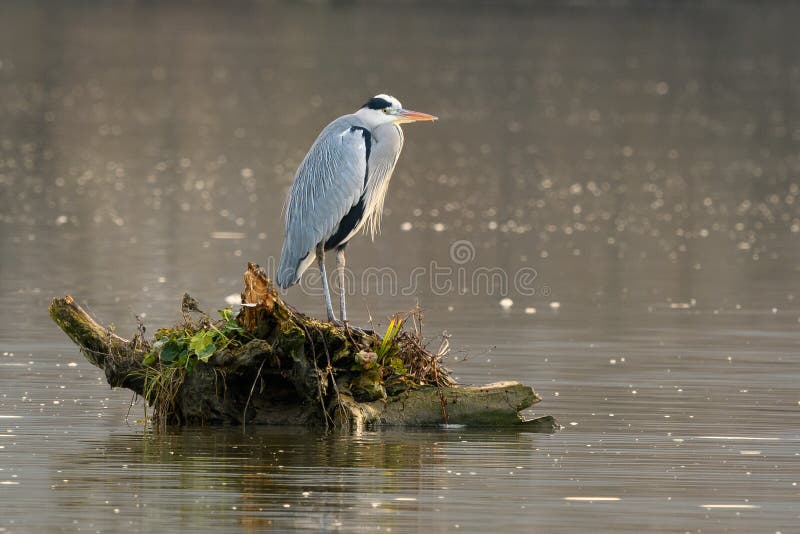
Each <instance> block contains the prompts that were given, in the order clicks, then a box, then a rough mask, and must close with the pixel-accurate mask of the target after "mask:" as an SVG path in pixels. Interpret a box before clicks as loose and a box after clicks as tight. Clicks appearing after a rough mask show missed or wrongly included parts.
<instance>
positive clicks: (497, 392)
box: [50, 263, 558, 432]
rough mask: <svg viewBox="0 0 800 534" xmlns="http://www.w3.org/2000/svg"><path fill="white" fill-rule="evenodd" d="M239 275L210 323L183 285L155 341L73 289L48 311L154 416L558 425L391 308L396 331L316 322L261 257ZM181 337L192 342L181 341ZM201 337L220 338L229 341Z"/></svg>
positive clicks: (527, 394)
mask: <svg viewBox="0 0 800 534" xmlns="http://www.w3.org/2000/svg"><path fill="white" fill-rule="evenodd" d="M244 281H245V284H244V291H243V293H242V308H241V310H240V311H239V313H238V315H236V316H235V317H227V318H226V317H225V316H223V319H224V320H225V321H227V322H225V323H224V324H222V323H217V324H215V323H214V322H213V321H211V319H210V318H209V317H208V316H207V315H205V314H203V313H202V312H199V310H197V307H196V302H195V301H194V299H191V298H190V297H188V295H186V296H184V303H183V306H182V311H183V313H184V322H183V323H181V324H180V325H177V326H176V327H174V328H172V329H161V330H159V331H158V332H157V333H156V336H155V339H154V340H152V341H148V340H147V339H145V336H144V328H143V327H140V332H139V334H137V335H136V336H134V337H133V339H130V340H128V339H124V338H122V337H120V336H119V335H117V334H116V333H115V332H114V331H113V330H112V329H109V328H108V327H105V326H102V325H100V324H99V323H98V322H97V321H95V320H94V319H93V318H92V317H91V316H90V315H89V314H88V313H87V312H86V311H85V310H84V309H83V308H81V307H80V306H79V305H78V304H77V303H76V302H75V300H74V299H73V298H72V297H70V296H66V297H63V298H56V299H54V300H53V302H52V304H51V305H50V316H51V318H52V319H53V321H55V323H56V324H57V325H58V326H59V327H60V328H61V329H62V330H63V331H64V332H65V333H66V334H67V335H68V336H69V337H70V338H71V339H72V340H73V341H74V342H75V343H76V344H77V345H78V346H79V348H80V350H81V352H82V353H83V354H84V356H85V357H86V359H87V360H88V361H89V362H90V363H92V364H93V365H95V366H97V367H99V368H100V369H102V370H103V371H105V375H106V379H107V380H108V383H109V384H110V385H111V386H112V387H123V388H127V389H130V390H132V391H134V392H135V393H136V394H138V395H140V396H141V397H143V398H144V399H145V400H146V401H147V403H148V405H149V406H150V408H151V409H152V415H153V419H154V420H155V421H157V422H159V423H160V424H208V423H211V424H214V423H216V424H220V423H232V424H272V425H298V424H308V425H320V426H321V425H324V426H325V427H326V428H327V427H329V426H347V425H350V426H353V427H358V428H362V427H365V426H371V425H376V424H378V425H380V424H383V425H415V426H424V425H438V424H443V423H446V424H461V425H476V426H509V425H516V426H520V427H521V428H525V429H526V430H531V431H543V432H552V431H554V430H555V429H557V428H558V423H557V422H556V421H555V419H553V418H552V417H549V416H546V417H540V418H537V419H533V420H529V421H525V420H524V419H523V417H522V416H521V415H520V411H521V410H524V409H525V408H528V407H530V406H531V405H533V404H535V403H537V402H539V401H540V400H541V399H540V397H539V396H538V395H537V394H536V392H534V390H533V388H531V387H530V386H526V385H523V384H520V383H518V382H499V383H495V384H489V385H485V386H461V385H456V384H455V383H454V381H453V380H452V379H451V378H450V375H449V372H448V371H447V369H445V368H444V367H443V366H442V365H441V362H440V360H441V356H442V354H433V353H431V352H430V351H428V350H427V349H426V348H425V347H424V345H423V343H422V340H421V338H420V337H419V336H415V335H413V334H411V333H408V332H406V331H400V327H401V326H402V320H400V319H398V318H396V321H395V326H396V327H397V330H395V331H394V332H389V331H387V334H386V335H384V336H381V335H378V334H375V333H373V332H370V331H362V330H360V329H355V328H349V327H340V326H336V325H333V324H330V323H323V322H320V321H317V320H315V319H312V318H309V317H307V316H305V315H303V314H301V313H299V312H297V311H296V310H294V309H292V308H291V307H290V306H288V305H287V304H286V303H284V302H283V301H282V299H281V298H280V297H279V296H278V294H277V292H276V290H275V288H274V286H273V284H272V282H271V281H270V280H269V279H268V278H267V276H266V274H265V273H264V271H263V270H262V269H261V268H259V267H258V266H257V265H255V264H252V263H251V264H248V269H247V272H246V273H245V276H244ZM391 326H392V325H391V324H390V330H391ZM225 329H227V330H225ZM179 336H185V339H187V340H188V339H189V337H190V336H191V341H186V342H185V343H184V344H183V345H181V344H180V343H182V342H183V341H181V340H182V339H184V338H180V337H179ZM204 336H207V339H205V338H204ZM214 336H218V337H216V338H215V337H214ZM197 339H200V340H201V341H203V340H204V339H205V340H206V341H208V342H209V343H210V342H211V341H213V340H217V344H220V342H219V339H223V340H224V343H222V344H223V345H224V346H221V347H215V346H214V345H213V344H211V347H212V348H209V347H208V345H204V346H201V343H200V342H197V341H196V340H197ZM176 340H177V341H176ZM170 343H173V347H178V348H176V349H174V350H173V349H170V348H169V347H168V345H169V344H170ZM181 347H183V349H182V350H183V352H182V353H180V355H177V353H178V352H179V349H180V348H181ZM168 349H169V350H168ZM212 350H213V352H211V351H212ZM192 351H194V352H192ZM168 352H169V355H168V354H167V353H168ZM173 357H174V358H175V359H172V358H173Z"/></svg>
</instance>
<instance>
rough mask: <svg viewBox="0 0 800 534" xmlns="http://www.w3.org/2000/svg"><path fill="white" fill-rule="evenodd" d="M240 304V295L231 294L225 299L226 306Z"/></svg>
mask: <svg viewBox="0 0 800 534" xmlns="http://www.w3.org/2000/svg"><path fill="white" fill-rule="evenodd" d="M241 303H242V295H241V294H240V293H231V294H230V295H228V296H227V297H225V304H227V305H228V306H236V305H237V304H241Z"/></svg>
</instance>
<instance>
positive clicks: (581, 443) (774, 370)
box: [0, 1, 800, 532]
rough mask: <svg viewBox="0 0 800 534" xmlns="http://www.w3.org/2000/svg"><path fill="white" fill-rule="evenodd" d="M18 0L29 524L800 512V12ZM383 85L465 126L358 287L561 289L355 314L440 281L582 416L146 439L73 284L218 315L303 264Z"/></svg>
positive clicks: (106, 314)
mask: <svg viewBox="0 0 800 534" xmlns="http://www.w3.org/2000/svg"><path fill="white" fill-rule="evenodd" d="M387 9H389V10H390V11H391V14H392V16H391V17H388V18H387V16H386V13H387ZM2 15H3V16H0V529H6V530H9V531H12V532H14V531H42V530H58V529H67V530H72V529H75V530H77V529H82V530H106V531H108V530H122V529H123V528H127V529H133V530H149V529H153V528H154V529H160V530H169V529H174V528H175V526H176V525H180V526H186V527H189V528H193V529H197V530H204V529H208V530H212V529H213V530H220V529H230V528H235V527H237V526H238V527H240V528H241V529H243V530H252V531H257V530H263V529H266V528H270V527H271V528H272V529H273V530H276V531H286V530H291V529H301V528H306V529H308V530H321V529H327V528H330V529H336V528H338V529H341V530H349V531H358V530H380V529H388V528H391V529H392V530H393V531H394V532H398V531H414V530H431V531H453V530H455V529H456V525H458V528H461V529H467V530H470V531H477V532H485V531H491V530H494V531H498V532H510V531H530V530H531V528H532V526H533V527H540V528H541V530H543V531H547V532H552V531H569V530H584V531H587V530H596V529H600V530H613V531H633V532H640V531H644V530H667V531H686V530H690V531H694V530H705V531H709V530H711V531H715V530H734V529H736V530H741V531H770V532H774V531H782V532H790V531H793V530H796V524H797V521H798V516H797V511H796V508H797V507H796V497H797V486H796V484H797V483H798V480H797V479H798V474H799V473H800V471H798V467H797V465H796V464H797V462H796V455H797V452H796V450H797V444H798V439H800V437H798V434H797V426H798V425H797V422H798V417H797V415H798V401H799V400H800V399H798V396H797V387H796V384H797V380H798V378H799V377H798V368H797V329H798V317H800V306H799V305H798V299H797V287H796V286H797V279H798V268H797V265H798V262H799V260H800V255H799V254H798V250H800V248H799V247H798V239H800V211H799V210H800V201H798V197H799V196H800V181H798V173H800V158H798V154H800V114H799V113H798V102H799V101H798V98H797V97H798V94H799V93H798V91H800V70H798V66H797V63H798V61H797V46H796V40H797V39H796V28H795V26H796V24H795V20H797V18H798V8H797V7H796V6H793V5H789V4H785V5H782V4H770V5H764V6H762V5H758V6H756V5H752V6H749V5H738V6H731V7H722V6H715V5H708V6H704V5H696V4H693V5H691V6H688V5H687V6H680V7H679V8H669V7H667V6H666V5H661V6H656V7H648V8H641V7H640V8H630V9H629V8H624V7H615V8H606V7H559V6H556V5H554V4H552V3H550V4H548V5H541V4H540V3H536V5H533V6H526V5H524V4H516V3H515V4H513V5H508V6H505V5H496V4H494V3H492V5H485V4H482V3H466V2H462V3H459V7H458V9H454V8H453V6H452V5H450V4H446V5H442V6H438V5H429V4H427V3H426V4H415V3H406V2H401V3H391V6H390V7H389V4H387V3H369V4H365V5H361V4H359V3H354V4H350V3H338V2H332V3H319V4H317V3H315V4H313V5H295V4H293V3H271V2H264V3H262V2H251V3H237V6H236V8H235V9H232V8H230V7H229V6H228V5H227V4H223V3H200V4H193V5H192V6H190V7H187V6H184V5H181V4H178V3H174V4H173V3H170V2H159V3H141V2H135V3H129V4H119V3H115V4H113V5H111V4H109V5H105V4H101V3H90V4H85V5H80V6H75V5H66V4H62V3H58V2H46V1H45V2H40V3H37V4H30V3H27V2H14V1H11V2H5V3H4V4H3V8H2ZM376 21H382V22H381V24H380V32H379V33H380V35H379V38H374V39H369V40H365V38H364V32H363V29H364V28H372V27H374V25H375V22H376ZM396 21H402V23H397V22H396ZM379 92H390V93H393V94H395V95H396V96H398V97H399V98H400V99H401V100H402V101H403V102H404V103H406V104H407V105H408V106H409V107H412V108H418V109H425V110H430V111H431V112H432V113H435V114H436V115H438V116H439V117H440V118H441V120H440V121H439V122H438V123H437V124H436V125H435V127H431V128H415V129H414V132H413V134H414V135H409V136H408V139H407V143H406V147H405V149H404V153H403V155H402V157H401V161H400V163H399V166H398V172H397V173H396V174H395V176H394V179H393V182H392V185H391V187H390V191H389V194H388V197H387V204H386V207H387V213H386V214H385V217H384V229H383V235H382V236H381V238H380V239H379V240H377V241H376V242H375V243H370V242H369V240H368V239H365V238H359V239H358V240H357V241H354V243H353V244H352V245H351V247H350V248H349V251H350V259H351V260H352V261H351V264H352V265H354V266H356V267H357V268H358V269H362V270H359V271H356V272H355V275H357V276H360V275H361V273H362V272H363V269H366V268H368V267H378V268H390V269H392V272H394V273H395V275H396V277H397V280H399V281H403V280H409V279H410V278H411V276H412V274H413V273H414V272H415V269H417V268H419V267H425V268H431V266H432V265H433V264H432V262H435V265H436V266H439V267H446V268H452V269H457V268H460V269H463V270H464V273H465V276H471V275H474V273H475V272H476V271H477V270H478V269H480V268H488V269H494V268H498V269H499V270H500V272H503V273H507V274H508V273H515V272H518V271H519V270H520V269H523V268H525V269H533V270H534V272H535V277H533V279H532V281H530V282H531V286H532V289H533V291H532V292H522V291H519V290H518V288H516V287H512V286H509V290H508V291H507V292H505V293H504V292H502V291H499V290H498V287H497V284H496V283H495V282H489V283H484V285H482V286H481V287H480V288H479V290H477V291H466V292H465V293H464V294H461V293H460V292H459V291H458V290H456V289H452V290H448V291H444V292H442V291H439V290H437V289H435V288H434V287H432V286H431V285H430V284H421V285H420V286H418V287H417V289H416V290H415V291H413V292H410V293H409V294H400V295H391V294H387V292H383V293H382V292H380V291H378V290H377V285H376V284H375V283H370V284H366V285H365V287H364V288H362V292H360V293H358V294H355V295H353V296H351V297H350V299H349V303H350V305H351V310H350V311H351V315H352V318H353V320H354V321H355V322H357V323H366V322H367V321H368V318H369V317H370V316H371V317H374V318H375V320H376V321H377V322H378V323H382V322H385V320H384V318H385V317H386V316H388V315H389V314H390V313H391V312H392V311H394V310H397V309H408V308H411V307H413V306H414V304H416V303H417V302H419V303H420V304H421V305H422V306H423V307H424V308H425V310H426V329H427V332H428V334H429V335H431V336H432V337H434V336H436V335H437V334H438V333H440V332H441V331H442V330H444V329H447V330H448V331H449V332H450V333H451V334H452V335H453V338H452V344H453V346H454V347H455V349H456V351H455V352H454V354H453V357H452V358H451V360H450V362H448V363H449V364H450V365H451V366H452V367H453V368H454V369H455V372H456V374H457V375H458V376H459V377H460V378H461V379H462V380H463V381H464V382H487V381H492V380H496V379H508V378H516V379H519V380H522V381H524V382H529V383H532V384H534V385H535V386H536V387H537V390H538V391H539V392H540V393H541V394H542V395H543V397H544V401H543V402H542V403H541V404H539V405H537V406H536V410H537V413H535V414H533V413H532V414H530V415H543V414H546V413H552V414H553V415H556V416H557V417H558V418H559V419H560V420H561V421H562V422H563V423H564V424H565V425H567V428H566V430H565V431H563V432H561V433H559V434H556V435H553V436H537V435H529V434H505V433H492V432H488V433H487V432H479V431H472V430H470V431H466V430H449V431H441V430H440V431H432V430H427V431H419V432H414V431H409V430H404V431H399V430H395V431H386V432H377V433H366V434H362V435H356V436H348V435H343V434H339V435H332V436H323V435H319V434H316V433H314V432H308V431H302V430H285V429H281V430H274V429H257V430H256V429H249V428H248V429H247V433H246V434H244V435H243V434H241V432H240V431H239V430H238V429H209V430H186V431H183V432H176V433H170V434H167V435H152V434H147V433H145V434H144V435H142V434H140V431H139V430H136V429H134V428H131V427H128V426H126V423H125V418H126V411H127V401H128V400H129V396H128V395H127V393H125V392H120V391H108V390H106V389H105V386H104V379H103V376H102V374H101V373H99V372H98V371H97V370H96V369H93V368H91V367H90V366H89V365H88V364H87V363H86V362H84V361H83V360H82V359H81V358H80V356H79V355H78V354H77V353H76V350H75V348H74V347H72V346H69V345H68V344H67V343H66V342H65V339H64V338H63V335H62V334H61V333H60V332H59V331H58V330H57V329H56V328H55V327H54V326H53V325H52V324H51V323H50V321H49V318H48V317H47V314H46V311H45V310H46V307H47V304H48V302H49V300H50V298H51V297H52V296H54V295H57V294H63V293H73V294H75V295H78V296H79V298H81V299H83V301H84V303H85V304H86V305H87V306H88V307H89V309H90V310H91V311H92V312H93V313H94V314H96V315H97V316H98V317H99V318H101V319H102V320H104V321H105V322H113V323H115V324H116V325H117V327H118V330H119V331H120V332H121V333H128V332H131V331H133V330H134V328H135V319H134V316H135V315H136V314H139V315H141V316H142V317H143V319H144V321H145V323H146V324H147V325H148V326H149V327H151V328H152V327H153V326H154V325H159V324H163V323H167V322H169V321H171V320H173V319H174V318H175V316H176V314H177V309H178V302H179V301H180V297H181V295H182V293H183V291H185V290H188V291H190V292H191V293H192V294H193V295H194V296H196V297H197V298H198V299H199V300H200V302H201V303H202V304H203V306H204V307H205V308H207V309H212V308H213V307H214V306H215V304H216V303H221V302H223V301H224V298H225V297H226V296H227V295H230V294H233V293H237V292H238V291H239V290H240V283H241V282H240V275H239V274H238V273H240V272H241V271H242V270H243V268H244V265H245V262H246V261H248V260H253V261H257V262H259V263H262V264H265V265H268V264H269V258H270V257H272V256H276V255H277V254H278V252H279V248H280V244H281V237H282V235H281V234H282V225H281V206H282V203H283V198H284V192H285V190H286V189H287V187H288V185H289V183H290V181H291V178H292V173H293V172H294V169H296V167H297V165H298V163H299V160H300V158H301V157H302V156H303V154H305V152H306V150H307V149H308V146H309V145H310V144H311V142H312V140H313V136H314V135H316V133H317V132H318V131H319V130H320V128H321V126H322V125H324V124H325V123H326V122H327V121H328V120H330V119H332V118H334V117H336V116H339V115H341V114H344V113H347V112H349V111H352V109H353V108H354V107H355V106H357V105H359V104H360V103H362V102H363V101H364V100H365V98H366V97H368V96H371V95H373V94H376V93H379ZM411 127H413V126H411ZM456 242H465V243H467V244H468V247H467V249H466V250H467V251H468V252H469V254H468V255H467V256H453V255H452V252H451V251H452V246H453V243H456ZM491 272H495V271H491ZM454 281H455V282H457V281H458V279H455V280H454ZM455 287H457V286H455ZM288 298H289V299H290V301H291V302H292V303H293V304H295V305H297V306H298V307H299V308H301V309H304V310H308V311H309V312H310V313H314V314H318V315H321V313H322V312H323V310H322V309H321V307H320V299H319V298H318V295H317V294H313V293H312V292H311V291H309V292H307V293H304V292H302V291H301V290H293V291H292V292H291V293H290V294H289V297H288ZM502 299H508V300H502ZM501 301H502V302H503V305H504V307H501V306H500V303H501ZM555 303H558V305H556V304H555ZM526 309H527V310H528V311H527V312H526ZM534 311H535V313H533V312H534ZM382 326H383V325H381V324H378V328H382ZM465 356H466V358H465ZM139 409H140V407H134V413H133V415H132V418H135V417H140V415H138V413H139V412H138V410H139ZM303 492H308V495H307V496H305V495H304V494H303Z"/></svg>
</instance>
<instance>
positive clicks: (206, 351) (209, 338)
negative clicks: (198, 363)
mask: <svg viewBox="0 0 800 534" xmlns="http://www.w3.org/2000/svg"><path fill="white" fill-rule="evenodd" d="M216 350H217V347H216V345H214V332H211V331H210V330H203V331H201V332H197V333H196V334H195V335H193V336H192V339H190V340H189V351H190V352H191V353H193V354H196V355H197V357H198V358H199V359H200V360H202V361H204V362H207V361H208V359H209V358H211V356H212V355H213V354H214V352H216Z"/></svg>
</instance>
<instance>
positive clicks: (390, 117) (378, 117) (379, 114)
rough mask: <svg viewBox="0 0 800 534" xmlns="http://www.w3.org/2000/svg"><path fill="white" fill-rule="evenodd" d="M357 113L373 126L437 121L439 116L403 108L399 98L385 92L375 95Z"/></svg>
mask: <svg viewBox="0 0 800 534" xmlns="http://www.w3.org/2000/svg"><path fill="white" fill-rule="evenodd" d="M356 115H358V116H359V118H361V120H363V121H364V122H365V123H366V124H368V125H369V126H370V127H371V128H374V127H375V126H380V125H381V124H389V123H392V122H393V123H396V124H402V123H404V122H417V121H435V120H436V119H437V117H434V116H433V115H428V114H427V113H420V112H419V111H411V110H410V109H403V105H402V104H401V103H400V101H399V100H397V99H396V98H395V97H393V96H389V95H384V94H380V95H375V96H373V97H372V98H370V99H369V100H367V102H366V104H364V105H363V106H361V109H359V110H358V111H356Z"/></svg>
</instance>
